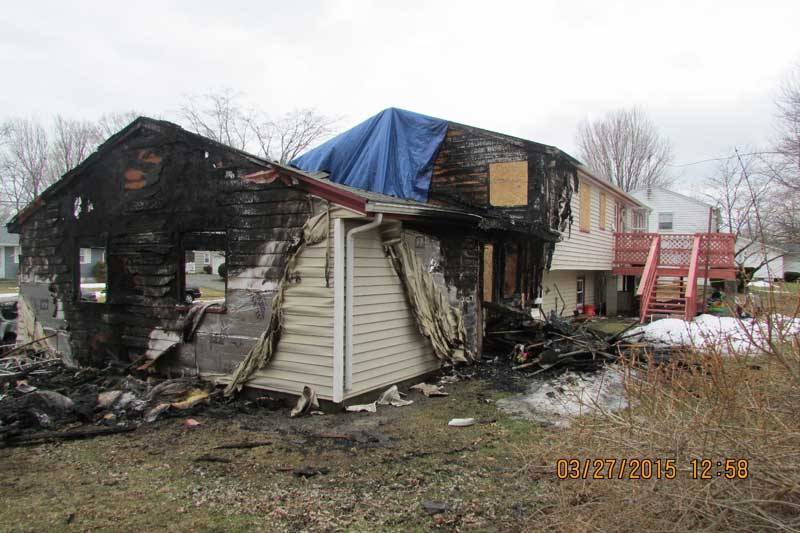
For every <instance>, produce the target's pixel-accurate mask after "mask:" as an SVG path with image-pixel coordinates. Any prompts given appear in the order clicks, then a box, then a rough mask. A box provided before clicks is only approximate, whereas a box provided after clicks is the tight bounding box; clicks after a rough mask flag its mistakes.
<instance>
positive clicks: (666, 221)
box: [658, 213, 673, 231]
mask: <svg viewBox="0 0 800 533" xmlns="http://www.w3.org/2000/svg"><path fill="white" fill-rule="evenodd" d="M672 229H673V216H672V213H659V214H658V231H672Z"/></svg>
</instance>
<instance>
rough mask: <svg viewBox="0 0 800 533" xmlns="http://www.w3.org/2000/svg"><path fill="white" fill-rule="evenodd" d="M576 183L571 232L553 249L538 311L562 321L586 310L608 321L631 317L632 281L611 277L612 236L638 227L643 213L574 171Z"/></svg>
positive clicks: (586, 171)
mask: <svg viewBox="0 0 800 533" xmlns="http://www.w3.org/2000/svg"><path fill="white" fill-rule="evenodd" d="M578 182H579V183H578V191H577V194H574V195H573V196H572V216H573V222H572V228H571V230H570V231H569V232H564V233H563V235H562V240H561V241H560V242H558V243H557V244H556V247H555V252H554V254H553V261H552V264H551V266H550V270H549V271H547V272H545V275H544V279H543V282H542V310H543V311H544V312H545V314H546V315H547V314H549V313H550V311H551V310H556V312H558V313H560V314H563V315H566V316H570V315H572V314H573V313H574V312H576V311H577V312H579V313H580V312H585V311H589V310H590V309H592V310H593V311H594V312H595V313H597V314H608V315H616V314H617V313H625V312H631V311H632V310H633V290H634V285H635V284H634V280H633V279H632V277H631V276H628V277H624V276H615V275H612V273H611V271H612V269H613V262H614V234H615V233H616V232H627V231H630V229H631V227H632V226H633V224H634V222H635V221H638V223H639V224H640V225H642V224H643V223H644V222H643V221H645V220H646V219H647V208H646V207H645V206H644V205H643V204H642V203H641V202H639V201H638V200H636V198H634V197H632V196H631V195H629V194H627V193H625V192H624V191H622V190H621V189H619V188H617V187H614V186H613V185H611V184H610V183H609V182H607V181H605V180H603V179H601V178H598V177H596V176H594V175H593V174H592V173H591V171H589V169H587V168H586V167H581V168H580V169H579V171H578ZM590 306H591V307H590Z"/></svg>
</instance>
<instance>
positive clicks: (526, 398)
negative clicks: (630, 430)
mask: <svg viewBox="0 0 800 533" xmlns="http://www.w3.org/2000/svg"><path fill="white" fill-rule="evenodd" d="M497 406H498V407H499V408H500V410H502V411H504V412H506V413H509V414H511V415H515V416H519V417H522V418H526V419H528V420H534V421H537V422H543V423H548V424H553V425H555V426H556V427H568V426H569V424H570V421H571V418H572V417H576V416H580V415H586V414H590V413H593V412H595V411H597V410H598V409H599V410H602V411H608V412H614V411H619V410H620V409H625V408H626V407H628V400H627V398H626V397H625V386H624V379H623V375H622V371H621V370H620V369H619V368H617V367H606V368H604V369H603V370H600V371H599V372H593V373H577V372H572V371H568V372H565V373H563V374H560V375H558V376H555V377H553V378H550V379H547V380H537V381H536V382H534V383H532V384H531V385H530V386H529V388H528V390H527V392H525V393H523V394H518V395H516V396H511V397H509V398H503V399H501V400H498V401H497Z"/></svg>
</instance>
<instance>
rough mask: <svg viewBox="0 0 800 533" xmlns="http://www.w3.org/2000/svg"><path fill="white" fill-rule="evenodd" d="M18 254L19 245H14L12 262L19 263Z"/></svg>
mask: <svg viewBox="0 0 800 533" xmlns="http://www.w3.org/2000/svg"><path fill="white" fill-rule="evenodd" d="M19 256H20V251H19V246H15V247H14V264H15V265H18V264H19Z"/></svg>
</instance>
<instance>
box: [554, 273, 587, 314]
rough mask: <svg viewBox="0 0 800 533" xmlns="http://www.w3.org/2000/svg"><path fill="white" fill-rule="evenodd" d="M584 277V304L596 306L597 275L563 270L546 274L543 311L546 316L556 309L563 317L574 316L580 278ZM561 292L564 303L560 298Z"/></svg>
mask: <svg viewBox="0 0 800 533" xmlns="http://www.w3.org/2000/svg"><path fill="white" fill-rule="evenodd" d="M579 276H584V277H585V279H586V282H585V284H584V300H583V303H584V304H594V303H595V297H594V284H595V279H594V277H595V273H594V272H592V271H588V272H587V271H574V270H561V271H549V272H545V273H544V277H543V278H542V310H543V311H544V312H545V314H550V311H551V310H553V309H555V310H556V312H558V313H561V314H562V315H563V316H572V314H573V312H574V311H575V305H576V303H577V286H578V277H579ZM556 288H557V289H558V290H556ZM559 292H560V293H561V297H563V298H564V301H563V302H562V301H561V298H559Z"/></svg>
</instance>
